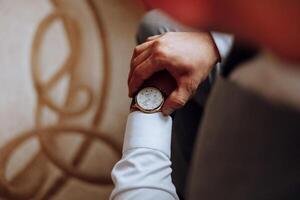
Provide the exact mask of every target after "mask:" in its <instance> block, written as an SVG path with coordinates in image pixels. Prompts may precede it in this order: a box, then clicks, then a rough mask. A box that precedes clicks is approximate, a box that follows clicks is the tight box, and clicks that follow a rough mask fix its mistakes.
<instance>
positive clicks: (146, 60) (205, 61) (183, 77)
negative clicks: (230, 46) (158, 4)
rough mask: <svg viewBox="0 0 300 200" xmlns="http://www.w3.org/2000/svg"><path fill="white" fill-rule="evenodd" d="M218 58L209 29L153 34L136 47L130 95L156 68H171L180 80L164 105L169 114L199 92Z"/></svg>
mask: <svg viewBox="0 0 300 200" xmlns="http://www.w3.org/2000/svg"><path fill="white" fill-rule="evenodd" d="M218 59H219V53H218V50H217V48H216V46H215V44H214V41H213V39H212V37H211V35H210V34H209V33H198V32H168V33H165V34H163V35H157V36H152V37H150V38H148V40H147V42H145V43H143V44H141V45H138V46H137V47H136V48H135V50H134V53H133V56H132V60H131V70H130V73H129V77H128V86H129V96H131V97H132V96H133V95H134V94H135V93H136V92H137V90H138V89H139V88H140V87H141V86H142V84H143V83H144V81H145V80H147V79H148V78H149V77H151V76H152V75H153V74H154V73H155V72H158V71H162V70H167V71H168V72H169V73H170V74H171V76H172V77H173V78H174V79H175V80H176V83H177V87H176V88H175V89H174V90H173V91H172V92H171V93H170V95H169V96H168V98H167V99H166V101H165V103H164V106H163V108H162V112H163V113H164V114H165V115H169V114H171V113H172V112H173V111H174V110H175V109H178V108H180V107H182V106H183V105H184V104H185V103H186V102H187V101H188V99H189V98H190V97H191V96H192V95H193V94H194V93H195V91H196V90H197V87H198V85H199V84H200V83H201V82H202V81H203V80H204V79H205V78H206V77H207V76H208V74H209V72H210V70H211V68H212V67H213V66H214V64H215V63H216V62H217V61H218Z"/></svg>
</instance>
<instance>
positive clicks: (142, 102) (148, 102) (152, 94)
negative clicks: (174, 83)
mask: <svg viewBox="0 0 300 200" xmlns="http://www.w3.org/2000/svg"><path fill="white" fill-rule="evenodd" d="M163 102H164V97H163V95H162V93H161V92H160V91H159V90H158V89H157V88H154V87H146V88H143V89H142V90H141V91H140V92H139V93H138V94H137V96H136V103H137V104H138V106H139V107H141V108H142V109H144V110H147V111H151V110H155V109H157V108H159V107H160V106H161V105H162V104H163Z"/></svg>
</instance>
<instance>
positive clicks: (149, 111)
mask: <svg viewBox="0 0 300 200" xmlns="http://www.w3.org/2000/svg"><path fill="white" fill-rule="evenodd" d="M146 88H153V89H155V90H158V91H159V92H160V93H161V95H162V97H163V99H162V102H161V103H160V105H159V106H158V107H156V108H154V109H151V110H148V109H145V108H143V107H141V106H140V105H139V103H138V101H137V96H138V94H139V93H140V92H141V91H142V90H144V89H146ZM142 90H140V91H139V92H138V93H137V95H135V97H134V101H135V106H136V107H137V108H138V109H139V110H141V111H142V112H145V113H155V112H159V111H160V109H161V108H162V106H163V105H164V102H165V96H164V94H163V93H162V92H161V91H160V90H159V89H158V88H156V87H145V88H143V89H142Z"/></svg>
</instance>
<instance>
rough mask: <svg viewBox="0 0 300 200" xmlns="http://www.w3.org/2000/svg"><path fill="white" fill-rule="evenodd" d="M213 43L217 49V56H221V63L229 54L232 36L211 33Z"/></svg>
mask: <svg viewBox="0 0 300 200" xmlns="http://www.w3.org/2000/svg"><path fill="white" fill-rule="evenodd" d="M211 35H212V37H213V39H214V42H215V44H216V46H217V48H218V51H219V54H220V56H221V61H223V60H224V59H225V58H226V57H227V56H228V54H229V52H230V50H231V48H232V45H233V40H234V38H233V35H230V34H225V33H219V32H211Z"/></svg>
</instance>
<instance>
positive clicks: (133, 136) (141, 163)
mask: <svg viewBox="0 0 300 200" xmlns="http://www.w3.org/2000/svg"><path fill="white" fill-rule="evenodd" d="M171 131H172V118H171V117H169V116H167V117H166V116H163V114H162V113H153V114H145V113H142V112H139V111H136V112H132V113H130V114H129V116H128V120H127V125H126V131H125V137H124V144H123V155H122V158H121V160H120V161H119V162H117V163H116V165H115V166H114V168H113V170H112V179H113V182H114V185H115V188H114V189H113V191H112V194H111V196H110V199H111V200H141V199H143V200H153V199H159V200H179V198H178V196H177V194H176V189H175V186H174V185H173V183H172V179H171V172H172V169H171V161H170V149H171Z"/></svg>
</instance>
